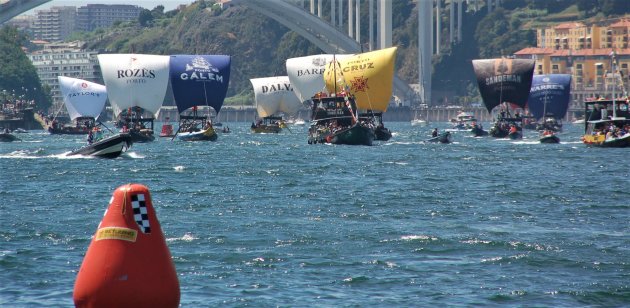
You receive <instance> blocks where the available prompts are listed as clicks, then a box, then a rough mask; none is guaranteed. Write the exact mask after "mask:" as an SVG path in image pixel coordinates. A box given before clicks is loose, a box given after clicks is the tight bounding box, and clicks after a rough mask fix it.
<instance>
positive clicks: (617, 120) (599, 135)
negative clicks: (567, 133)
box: [582, 51, 630, 148]
mask: <svg viewBox="0 0 630 308" xmlns="http://www.w3.org/2000/svg"><path fill="white" fill-rule="evenodd" d="M610 67H611V71H612V72H611V73H608V74H606V75H607V78H610V79H611V80H612V83H613V85H612V99H599V100H595V101H588V102H584V115H585V117H586V121H585V122H584V136H582V142H584V144H586V145H588V146H595V147H609V148H625V147H630V97H626V98H625V99H619V100H618V99H617V98H616V97H615V96H616V95H615V90H616V88H617V86H618V81H619V80H621V81H622V80H623V79H621V74H620V73H619V72H618V71H617V69H616V67H617V63H616V62H615V52H614V51H613V52H611V53H610ZM622 82H623V81H622ZM621 85H622V88H623V83H622V84H621Z"/></svg>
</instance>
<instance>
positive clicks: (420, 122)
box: [411, 108, 429, 127]
mask: <svg viewBox="0 0 630 308" xmlns="http://www.w3.org/2000/svg"><path fill="white" fill-rule="evenodd" d="M427 124H429V121H428V120H426V119H425V118H424V117H423V116H422V112H421V111H420V108H416V110H415V112H414V115H413V120H411V126H420V127H424V126H427Z"/></svg>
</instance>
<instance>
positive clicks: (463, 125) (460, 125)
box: [451, 111, 477, 131]
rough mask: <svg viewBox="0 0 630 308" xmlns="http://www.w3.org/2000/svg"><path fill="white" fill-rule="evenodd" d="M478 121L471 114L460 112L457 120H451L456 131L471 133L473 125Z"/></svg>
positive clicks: (456, 117)
mask: <svg viewBox="0 0 630 308" xmlns="http://www.w3.org/2000/svg"><path fill="white" fill-rule="evenodd" d="M476 122H477V119H476V118H475V116H474V115H473V114H472V113H470V112H465V111H460V112H459V113H458V114H457V115H455V118H452V119H451V124H452V125H453V129H455V130H463V131H470V130H471V129H472V126H473V123H476Z"/></svg>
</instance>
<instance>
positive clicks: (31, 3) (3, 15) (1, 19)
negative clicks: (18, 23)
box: [0, 0, 51, 24]
mask: <svg viewBox="0 0 630 308" xmlns="http://www.w3.org/2000/svg"><path fill="white" fill-rule="evenodd" d="M50 1H51V0H9V1H8V2H4V3H2V4H0V24H3V23H5V22H7V21H9V20H10V19H11V18H13V17H15V16H18V15H20V14H22V13H24V12H26V11H28V10H30V9H33V8H35V7H38V6H40V5H42V4H44V3H46V2H50ZM0 2H2V1H0Z"/></svg>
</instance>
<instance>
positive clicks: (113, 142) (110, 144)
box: [68, 133, 133, 158]
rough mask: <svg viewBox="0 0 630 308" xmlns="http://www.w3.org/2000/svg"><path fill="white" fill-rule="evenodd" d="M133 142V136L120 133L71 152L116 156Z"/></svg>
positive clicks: (74, 153)
mask: <svg viewBox="0 0 630 308" xmlns="http://www.w3.org/2000/svg"><path fill="white" fill-rule="evenodd" d="M132 144H133V141H132V138H131V136H130V135H129V134H127V133H122V134H118V135H115V136H112V137H109V138H105V139H103V140H99V141H97V142H94V143H92V144H90V145H87V146H85V147H82V148H80V149H78V150H76V151H73V152H71V153H70V154H68V155H70V156H72V155H89V156H95V157H101V158H116V157H118V156H120V154H122V152H123V151H125V150H126V149H129V148H130V147H131V145H132Z"/></svg>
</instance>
